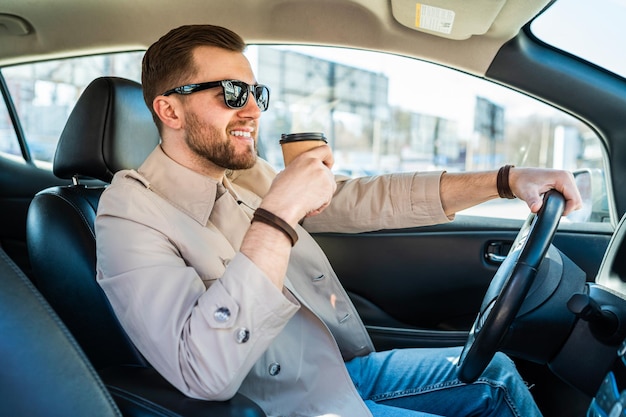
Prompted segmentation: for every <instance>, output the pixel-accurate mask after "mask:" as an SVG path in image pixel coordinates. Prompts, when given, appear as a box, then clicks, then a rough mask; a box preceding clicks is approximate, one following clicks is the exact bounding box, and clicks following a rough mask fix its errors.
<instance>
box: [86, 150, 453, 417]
mask: <svg viewBox="0 0 626 417" xmlns="http://www.w3.org/2000/svg"><path fill="white" fill-rule="evenodd" d="M440 175H441V173H429V174H401V175H395V176H381V177H377V178H374V179H368V180H345V179H342V180H340V182H339V185H338V191H337V193H336V196H335V197H334V199H333V201H332V203H331V205H330V207H329V208H328V209H327V210H325V211H324V212H323V213H322V214H321V215H319V216H316V217H312V218H309V219H307V220H306V221H305V222H304V224H303V226H304V228H303V227H298V228H297V232H298V235H299V241H298V243H297V244H296V246H295V247H294V248H293V250H292V254H291V257H290V262H289V267H288V271H287V278H286V283H285V288H284V290H283V291H282V292H280V291H278V290H277V289H276V287H275V286H274V285H272V284H271V283H270V282H269V280H268V279H267V278H266V277H265V276H264V274H263V273H262V272H261V271H260V270H259V269H258V268H257V267H256V265H254V264H253V263H252V262H251V261H250V260H249V259H248V258H247V257H246V256H245V255H243V254H242V253H240V252H239V251H238V250H239V246H240V243H241V240H242V238H243V236H244V234H245V232H246V231H247V228H248V226H249V224H250V218H251V216H252V213H253V210H254V208H256V207H257V206H258V205H259V203H260V201H261V198H262V196H263V195H264V194H265V193H266V192H267V190H268V189H269V185H270V184H271V181H272V179H273V178H274V176H275V172H274V171H273V170H272V169H271V168H270V167H269V165H268V164H267V163H265V162H264V161H259V163H257V165H256V166H255V167H254V168H252V169H250V170H246V171H237V172H234V173H229V175H228V176H227V178H225V180H224V183H223V185H224V186H225V187H226V189H227V190H226V192H225V193H224V194H222V195H219V194H221V192H220V191H219V190H220V189H221V190H223V188H222V185H221V184H217V183H216V182H215V181H214V180H212V179H209V178H206V177H204V176H202V175H200V174H198V173H195V172H193V171H190V170H188V169H186V168H184V167H182V166H180V165H178V164H177V163H175V162H174V161H172V160H171V159H169V158H168V157H167V156H166V155H165V154H164V153H163V152H162V150H161V149H160V147H157V148H156V149H155V151H154V152H153V153H152V154H151V155H150V156H149V157H148V159H147V160H146V161H145V162H144V164H143V165H142V166H141V167H140V168H139V169H138V171H137V172H135V171H132V170H129V171H122V172H119V173H117V174H116V175H115V178H114V180H113V182H112V184H111V186H109V188H108V189H107V190H106V191H105V192H104V194H103V196H102V198H101V200H100V204H99V208H98V217H97V219H96V235H97V259H98V265H97V279H98V282H99V283H100V285H101V287H102V288H103V290H104V291H105V293H106V295H107V297H108V298H109V300H110V302H111V304H112V307H113V309H114V311H115V313H116V314H117V316H118V318H119V319H120V322H121V323H122V325H123V326H124V328H125V329H126V331H127V332H128V334H129V337H130V338H131V340H132V341H133V342H134V343H135V344H136V346H137V348H138V349H139V350H140V351H141V352H142V354H143V355H144V356H145V357H146V359H147V360H148V361H149V362H150V363H151V364H152V365H153V366H154V367H155V369H157V370H158V371H159V372H160V373H161V374H162V375H163V376H164V377H165V378H166V379H168V380H169V381H170V382H171V383H172V384H173V385H174V386H176V387H177V388H178V389H179V390H180V391H182V392H183V393H184V394H186V395H188V396H190V397H194V398H203V399H210V400H225V399H228V398H230V397H232V396H233V395H234V394H235V393H236V392H241V393H243V394H245V395H247V396H248V397H250V398H252V399H253V400H255V401H256V402H257V403H259V404H260V405H261V407H263V409H264V410H265V411H266V413H268V414H269V415H289V416H345V417H347V416H349V417H358V416H370V413H369V411H368V410H367V408H366V406H365V404H364V403H363V401H362V400H361V399H360V397H359V395H358V393H357V392H356V389H355V388H354V386H353V384H352V382H351V380H350V377H349V375H348V373H347V371H346V369H345V366H344V364H343V362H344V361H347V360H350V359H352V358H354V357H355V356H360V355H366V354H368V353H369V352H371V351H373V346H372V342H371V340H370V338H369V336H368V334H367V332H366V330H365V328H364V326H363V323H362V322H361V320H360V318H359V317H358V314H357V312H356V311H355V308H354V306H353V305H352V303H351V302H350V300H349V298H348V296H347V295H346V293H345V291H344V289H343V288H342V287H341V285H340V284H339V281H338V279H337V277H336V275H335V273H334V272H333V270H332V267H331V265H330V263H329V262H328V260H327V258H326V256H325V255H324V254H323V252H322V250H321V249H320V248H319V246H318V245H317V244H316V243H315V241H314V240H313V238H312V237H311V236H310V235H309V234H308V232H307V231H306V230H305V228H306V229H308V231H310V232H321V231H339V232H362V231H368V230H376V229H384V228H399V227H407V226H417V225H424V224H434V223H441V222H445V221H449V218H447V217H446V216H445V214H444V213H443V210H442V208H441V203H440V200H439V191H438V190H439V178H440ZM357 189H358V190H357ZM216 196H217V198H216Z"/></svg>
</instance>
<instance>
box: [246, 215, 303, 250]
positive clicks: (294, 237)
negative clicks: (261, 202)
mask: <svg viewBox="0 0 626 417" xmlns="http://www.w3.org/2000/svg"><path fill="white" fill-rule="evenodd" d="M254 221H259V222H261V223H265V224H267V225H270V226H272V227H273V228H275V229H278V230H280V231H281V232H283V233H284V234H285V235H287V237H288V238H289V240H291V246H294V245H295V244H296V242H297V241H298V234H297V233H296V231H295V230H294V228H293V227H291V226H290V225H289V223H287V222H286V221H284V220H283V219H281V218H280V217H278V216H277V215H275V214H274V213H271V212H269V211H267V210H265V209H262V208H260V207H259V208H258V209H256V210H255V212H254V215H253V216H252V222H254Z"/></svg>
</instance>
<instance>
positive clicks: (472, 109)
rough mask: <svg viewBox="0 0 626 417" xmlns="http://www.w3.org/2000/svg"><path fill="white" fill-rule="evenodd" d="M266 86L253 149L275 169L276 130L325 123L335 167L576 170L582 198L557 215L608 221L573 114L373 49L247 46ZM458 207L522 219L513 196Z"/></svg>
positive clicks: (365, 171) (594, 149)
mask: <svg viewBox="0 0 626 417" xmlns="http://www.w3.org/2000/svg"><path fill="white" fill-rule="evenodd" d="M247 54H248V58H249V59H250V61H251V62H252V63H253V65H254V66H255V73H256V75H257V79H258V81H259V82H260V83H263V84H266V85H268V86H269V87H270V88H271V100H270V108H269V110H268V111H267V112H266V113H264V114H263V116H262V117H261V129H260V139H259V152H260V153H261V155H262V156H263V157H264V158H265V159H267V160H268V161H269V162H270V163H272V164H273V165H274V166H275V167H276V168H277V169H279V170H280V169H282V168H283V162H282V154H281V150H280V146H279V144H278V140H279V138H280V135H281V134H282V133H289V132H305V131H316V132H319V131H321V132H324V133H325V134H326V136H327V137H328V138H329V144H330V146H331V147H332V148H333V153H334V158H335V166H334V170H335V172H336V173H337V174H344V175H349V176H353V177H356V176H363V175H376V174H384V173H390V172H401V171H426V170H447V171H448V172H459V171H477V170H489V169H497V168H499V167H500V166H502V165H504V164H513V165H516V166H526V167H529V166H533V167H546V168H560V169H566V170H569V171H572V172H575V173H576V175H577V180H578V183H579V188H580V189H581V192H583V193H584V194H585V196H586V201H587V204H586V207H585V209H584V210H581V211H579V212H577V213H576V216H572V217H571V218H569V219H566V220H565V221H571V222H581V221H582V222H589V221H591V222H602V221H609V210H608V202H607V194H606V185H605V183H604V176H603V172H604V169H605V168H604V160H603V155H604V148H603V147H602V145H601V142H600V140H599V138H598V137H597V135H596V134H595V133H594V132H593V131H592V130H591V129H589V128H588V127H587V126H586V125H585V124H583V123H581V122H580V121H579V120H577V119H575V118H573V117H572V116H570V115H568V114H566V113H563V112H562V111H560V110H557V109H555V108H553V107H551V106H548V105H546V104H544V103H542V102H539V101H537V100H535V99H533V98H530V97H528V96H525V95H523V94H520V93H518V92H515V91H512V90H510V89H507V88H505V87H503V86H499V85H496V84H493V83H490V82H487V81H485V80H482V79H479V78H477V77H473V76H471V75H469V74H464V73H460V72H458V71H454V70H451V69H449V68H445V67H441V66H437V65H434V64H429V63H425V62H422V61H418V60H415V59H408V58H403V57H399V56H393V55H388V54H381V53H371V52H365V51H356V50H338V49H337V48H321V47H305V46H284V47H280V46H256V47H249V49H248V52H247ZM460 214H465V215H474V216H486V217H500V218H520V219H523V218H526V216H527V215H528V207H527V206H526V204H525V203H523V202H521V201H519V200H502V199H497V200H493V201H489V202H487V203H484V204H481V205H479V206H477V207H475V208H472V209H470V210H466V211H464V212H462V213H460Z"/></svg>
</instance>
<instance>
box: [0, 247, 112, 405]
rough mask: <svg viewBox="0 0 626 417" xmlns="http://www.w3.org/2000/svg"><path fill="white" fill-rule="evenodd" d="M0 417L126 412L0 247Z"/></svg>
mask: <svg viewBox="0 0 626 417" xmlns="http://www.w3.org/2000/svg"><path fill="white" fill-rule="evenodd" d="M0 352H2V355H0V363H1V364H0V368H1V369H2V371H1V372H0V415H3V416H85V417H87V416H101V417H108V416H121V413H120V412H119V410H118V408H117V406H116V405H115V403H114V402H113V399H112V398H111V395H110V394H109V392H108V391H107V390H106V389H105V387H104V385H103V383H102V380H101V379H100V378H99V377H98V375H97V374H96V371H95V370H94V368H93V367H92V366H91V364H90V363H89V361H88V360H87V358H86V357H85V355H84V353H83V352H82V350H81V349H80V347H79V346H78V345H77V343H76V341H75V340H74V339H73V337H72V335H71V334H70V333H69V332H68V330H67V328H66V327H65V326H64V325H63V323H62V322H61V321H60V320H59V317H58V316H57V315H56V314H55V312H54V311H53V310H52V309H51V308H50V305H49V304H48V303H47V302H46V300H44V298H43V297H42V296H41V294H40V293H39V292H38V291H37V290H36V289H35V287H34V286H33V284H32V283H31V282H30V280H29V279H28V278H27V277H26V276H25V275H24V274H23V273H22V272H21V271H20V270H19V268H18V267H17V266H16V265H15V264H14V263H13V261H12V260H11V259H10V258H9V256H8V255H7V254H6V253H5V252H4V250H2V249H1V248H0Z"/></svg>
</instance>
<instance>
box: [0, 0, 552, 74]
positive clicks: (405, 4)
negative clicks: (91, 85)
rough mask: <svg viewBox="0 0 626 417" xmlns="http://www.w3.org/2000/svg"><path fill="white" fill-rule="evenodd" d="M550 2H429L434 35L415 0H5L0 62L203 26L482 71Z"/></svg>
mask: <svg viewBox="0 0 626 417" xmlns="http://www.w3.org/2000/svg"><path fill="white" fill-rule="evenodd" d="M549 3H550V1H549V0H475V1H471V2H468V1H467V0H429V1H428V5H429V6H431V7H437V8H440V9H443V10H445V11H448V12H451V13H453V16H454V23H453V25H452V28H451V30H450V33H442V32H433V31H428V30H422V29H419V28H416V27H415V15H416V11H415V8H416V2H415V0H229V1H207V0H185V1H178V2H173V1H171V0H133V1H128V0H107V1H102V0H55V1H54V2H53V3H52V2H50V1H49V0H27V1H25V0H3V2H2V8H1V9H0V65H8V64H11V63H15V62H24V61H25V60H40V59H45V58H52V57H60V56H65V55H75V54H76V53H83V52H84V53H94V52H101V51H111V50H132V49H145V48H146V47H147V46H148V45H150V44H151V43H152V42H154V41H155V40H156V39H158V37H160V36H161V35H163V34H164V33H165V32H167V31H168V30H169V29H171V28H174V27H177V26H179V25H183V24H197V23H210V24H217V25H221V26H226V27H228V28H230V29H233V30H235V31H236V32H238V33H239V34H240V35H242V36H243V37H244V39H245V40H246V41H247V42H248V43H313V44H332V45H348V46H352V47H358V48H365V49H374V50H378V49H380V50H386V51H391V52H395V53H398V54H403V55H408V56H414V57H417V58H423V59H427V60H431V61H434V62H438V63H441V64H444V65H449V66H453V67H456V68H459V69H461V70H464V71H467V72H469V73H473V74H476V75H483V74H484V73H485V72H486V70H487V68H488V67H489V65H490V63H491V61H492V59H493V57H494V56H495V54H496V53H497V51H498V50H499V49H500V47H501V46H502V45H503V44H504V43H505V42H506V41H508V40H510V39H511V38H512V37H513V36H515V35H516V33H517V32H518V31H519V29H520V28H521V27H523V26H524V25H525V24H526V23H527V22H528V21H529V20H530V19H531V18H532V17H534V16H535V15H536V14H537V13H538V12H540V11H541V10H542V9H543V8H544V7H545V6H546V5H547V4H549ZM59 28H63V30H59Z"/></svg>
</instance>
